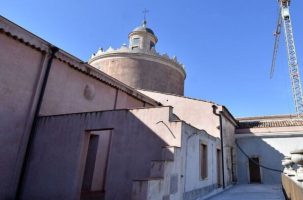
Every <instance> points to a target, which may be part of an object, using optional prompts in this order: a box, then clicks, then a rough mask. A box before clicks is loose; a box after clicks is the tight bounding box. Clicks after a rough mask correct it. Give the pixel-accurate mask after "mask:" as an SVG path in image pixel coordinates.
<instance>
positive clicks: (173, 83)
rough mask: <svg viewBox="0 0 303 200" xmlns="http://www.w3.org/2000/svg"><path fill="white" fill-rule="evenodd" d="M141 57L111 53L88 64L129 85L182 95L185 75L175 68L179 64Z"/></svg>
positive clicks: (140, 55) (139, 55)
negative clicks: (107, 56) (110, 55)
mask: <svg viewBox="0 0 303 200" xmlns="http://www.w3.org/2000/svg"><path fill="white" fill-rule="evenodd" d="M141 57H142V58H141ZM143 57H144V55H142V54H138V55H137V56H136V57H132V55H131V54H125V55H122V56H114V55H113V56H112V57H109V58H100V59H99V60H98V59H97V60H92V61H91V62H90V64H91V65H92V66H94V67H96V68H97V69H100V70H101V71H103V72H105V73H107V74H109V75H110V76H112V77H114V78H116V79H118V80H119V81H122V82H123V83H125V84H127V85H129V86H131V87H134V88H138V89H147V90H152V91H160V92H166V93H172V94H180V95H183V93H184V76H185V75H184V74H182V73H181V72H179V71H178V70H177V68H178V67H180V66H178V67H177V66H174V65H177V64H169V63H167V64H165V63H161V62H160V61H159V60H157V59H154V60H145V59H143ZM180 71H181V70H180Z"/></svg>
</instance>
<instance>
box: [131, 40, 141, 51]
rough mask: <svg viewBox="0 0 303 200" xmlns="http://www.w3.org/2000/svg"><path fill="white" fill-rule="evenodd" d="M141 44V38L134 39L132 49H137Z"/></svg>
mask: <svg viewBox="0 0 303 200" xmlns="http://www.w3.org/2000/svg"><path fill="white" fill-rule="evenodd" d="M139 46H140V38H133V39H132V49H137V48H139Z"/></svg>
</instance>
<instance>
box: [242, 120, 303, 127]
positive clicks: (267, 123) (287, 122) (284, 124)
mask: <svg viewBox="0 0 303 200" xmlns="http://www.w3.org/2000/svg"><path fill="white" fill-rule="evenodd" d="M289 126H303V120H299V119H297V120H277V121H246V122H239V129H246V128H270V127H289Z"/></svg>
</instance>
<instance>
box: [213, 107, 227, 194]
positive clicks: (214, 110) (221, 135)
mask: <svg viewBox="0 0 303 200" xmlns="http://www.w3.org/2000/svg"><path fill="white" fill-rule="evenodd" d="M212 108H213V113H214V114H215V115H216V116H219V119H220V138H221V162H222V182H223V185H222V186H223V189H224V188H225V173H224V149H223V127H222V115H221V114H222V111H219V114H218V113H217V112H216V110H217V109H218V107H217V106H216V105H212Z"/></svg>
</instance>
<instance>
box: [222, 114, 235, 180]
mask: <svg viewBox="0 0 303 200" xmlns="http://www.w3.org/2000/svg"><path fill="white" fill-rule="evenodd" d="M222 127H223V133H222V135H223V148H224V154H223V155H224V158H223V159H224V169H225V171H224V175H225V185H226V186H227V185H230V184H231V183H232V182H235V181H236V177H237V174H236V172H237V171H236V160H237V157H236V155H237V154H236V146H235V131H236V127H235V124H233V123H231V122H230V120H228V119H227V118H226V117H224V116H222Z"/></svg>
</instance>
